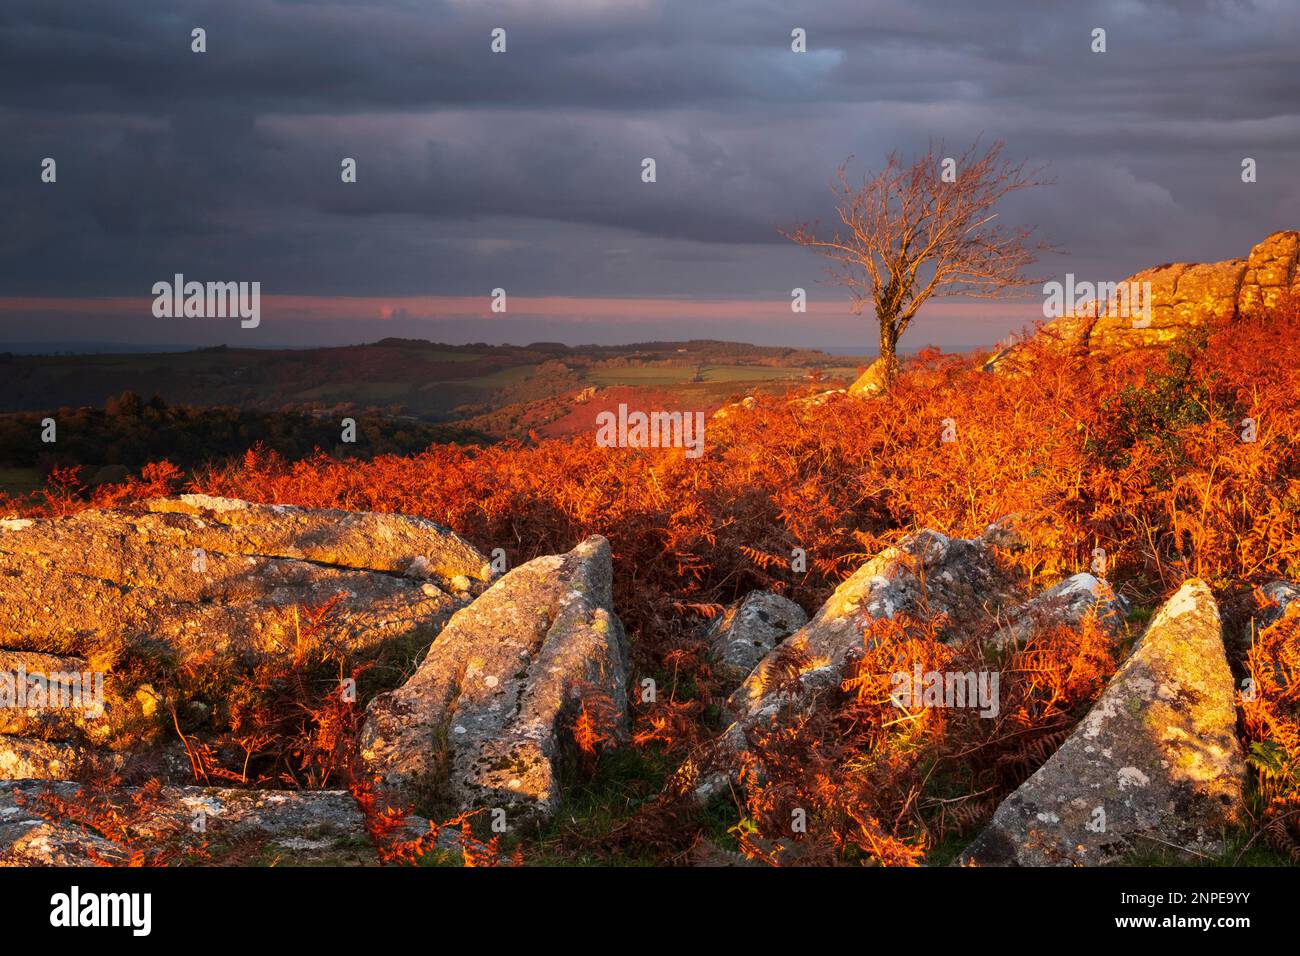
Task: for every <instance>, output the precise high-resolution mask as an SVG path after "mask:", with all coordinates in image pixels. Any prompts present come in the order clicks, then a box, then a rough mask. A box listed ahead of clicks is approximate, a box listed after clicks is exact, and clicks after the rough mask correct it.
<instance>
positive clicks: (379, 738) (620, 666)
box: [361, 536, 628, 826]
mask: <svg viewBox="0 0 1300 956" xmlns="http://www.w3.org/2000/svg"><path fill="white" fill-rule="evenodd" d="M611 577H612V564H611V558H610V549H609V542H608V541H606V540H605V539H604V538H602V537H599V536H594V537H591V538H588V539H587V540H586V541H584V542H583V543H582V544H580V545H578V547H576V548H574V549H573V550H572V551H570V552H569V553H568V554H564V555H548V556H546V557H540V558H535V559H534V560H532V561H529V562H528V563H527V564H524V565H521V566H520V567H518V568H516V569H514V570H513V571H511V572H510V573H508V574H507V575H505V576H504V577H502V578H501V579H500V580H498V581H497V582H496V584H494V585H493V586H492V587H491V588H489V589H488V590H487V591H485V592H484V593H483V595H482V596H481V597H479V598H478V599H477V600H476V601H475V602H474V603H473V604H471V605H470V606H469V607H466V608H464V609H462V610H460V611H458V612H457V613H456V614H455V615H453V617H452V619H451V621H450V622H449V623H448V624H447V626H446V627H445V628H444V629H443V631H442V633H441V634H440V635H439V637H438V639H437V640H436V641H435V642H434V644H433V647H431V648H430V649H429V653H428V655H427V656H426V657H425V659H424V662H423V663H422V664H421V665H420V667H419V669H418V670H417V671H416V672H415V674H414V675H413V676H412V677H411V679H410V680H409V681H407V682H406V684H404V685H403V686H402V687H401V688H399V689H398V690H396V691H393V692H391V693H388V694H384V695H381V696H380V697H378V698H376V699H375V700H374V701H373V702H372V703H371V705H370V708H369V710H368V712H367V717H366V722H365V726H364V727H363V730H362V741H361V744H362V758H363V759H364V760H365V761H366V764H367V766H368V767H369V769H370V770H371V771H372V772H373V773H375V774H376V775H378V776H379V777H380V778H381V785H382V786H383V788H384V789H385V790H386V791H388V792H389V793H390V794H392V795H395V796H398V797H401V798H403V799H405V800H408V801H411V802H414V803H415V804H416V805H417V806H421V807H432V808H436V809H438V810H439V811H440V812H441V811H443V810H446V809H449V808H450V807H455V808H459V809H465V810H467V809H479V808H487V809H505V810H506V812H507V818H508V820H509V822H510V824H511V825H512V826H513V825H515V824H516V823H522V822H525V821H530V820H538V819H544V818H546V817H548V816H550V815H551V814H552V813H554V811H555V810H556V809H557V807H558V805H559V797H560V794H559V789H558V785H557V777H558V771H559V761H560V760H561V759H562V756H563V751H564V741H565V735H566V734H567V732H568V730H569V728H571V727H572V721H573V719H574V718H575V717H576V716H577V714H578V711H579V708H580V707H581V706H582V704H583V702H584V701H599V703H598V704H595V705H594V706H593V708H592V711H591V712H592V713H597V712H598V713H599V714H600V715H601V716H602V718H603V719H604V720H605V721H606V722H607V724H608V726H606V727H604V728H602V729H603V730H605V731H606V732H607V733H608V734H609V735H610V736H611V737H612V738H615V739H617V738H619V737H622V736H625V735H626V732H627V720H628V717H627V690H626V686H625V685H626V680H627V642H626V638H625V637H624V634H623V626H622V624H621V623H620V622H619V619H618V617H617V616H616V615H615V614H614V610H613V600H612V595H611V587H610V585H611ZM449 805H450V806H449Z"/></svg>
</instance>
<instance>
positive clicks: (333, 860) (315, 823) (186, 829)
mask: <svg viewBox="0 0 1300 956" xmlns="http://www.w3.org/2000/svg"><path fill="white" fill-rule="evenodd" d="M51 798H52V799H51ZM93 799H94V801H95V803H94V805H95V806H100V805H101V804H107V805H109V806H113V807H118V808H120V813H121V814H122V816H123V817H125V818H128V819H130V820H131V827H130V830H131V837H130V840H129V841H128V842H126V843H118V842H114V841H112V840H108V839H105V838H104V837H103V836H100V835H98V834H96V833H94V832H91V831H89V830H87V829H85V828H83V827H82V826H81V825H80V824H79V823H78V822H77V821H75V820H72V819H69V818H68V815H67V813H66V812H63V811H64V810H65V809H66V808H70V807H78V806H86V807H90V806H91V805H92V803H91V799H90V798H88V797H87V795H86V794H85V793H84V792H83V790H82V788H81V786H80V785H78V784H75V783H70V782H63V783H45V782H37V781H31V780H25V781H19V782H17V783H5V784H3V785H0V865H7V866H89V865H95V864H99V865H102V864H103V863H110V864H125V863H127V862H128V861H129V859H130V853H131V850H133V849H141V850H144V851H145V852H155V853H157V852H160V851H164V850H166V849H169V848H172V849H179V848H181V847H186V846H194V845H196V844H198V843H206V844H207V850H206V852H207V853H209V854H216V855H217V856H220V854H221V853H222V852H227V851H230V850H233V849H235V848H237V847H241V846H242V850H241V851H240V856H239V861H240V862H242V863H245V864H248V863H253V864H260V865H299V866H301V865H340V864H351V865H374V864H377V863H378V859H377V857H376V854H375V851H374V847H373V844H372V843H371V841H370V839H369V837H368V835H367V831H366V826H365V819H364V817H363V815H362V813H361V810H360V808H359V807H358V805H357V802H356V800H354V799H353V798H352V796H351V794H349V793H347V792H346V791H341V790H312V791H307V790H304V791H297V790H295V791H276V790H232V789H223V788H217V787H162V788H161V789H159V790H158V791H156V792H152V793H151V792H146V791H143V790H141V789H140V788H128V787H123V788H117V789H113V790H110V791H97V792H95V793H94V794H93ZM427 829H428V824H427V822H426V821H423V820H420V819H419V818H416V817H410V818H408V819H407V821H406V830H407V831H409V833H410V835H412V836H414V835H416V834H418V833H420V832H424V831H427ZM175 862H185V860H184V859H183V858H181V859H178V860H176V861H175ZM196 862H205V859H204V858H202V857H200V858H199V859H198V860H197V861H196Z"/></svg>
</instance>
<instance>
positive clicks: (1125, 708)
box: [959, 580, 1245, 866]
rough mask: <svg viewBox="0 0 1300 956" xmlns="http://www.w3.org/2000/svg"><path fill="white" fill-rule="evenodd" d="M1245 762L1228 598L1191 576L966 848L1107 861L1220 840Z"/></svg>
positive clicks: (1200, 850)
mask: <svg viewBox="0 0 1300 956" xmlns="http://www.w3.org/2000/svg"><path fill="white" fill-rule="evenodd" d="M1244 780H1245V764H1244V761H1243V758H1242V754H1241V747H1240V745H1239V743H1238V741H1237V736H1236V710H1235V706H1234V698H1233V683H1232V673H1231V671H1230V670H1229V669H1228V662H1227V659H1226V657H1225V655H1224V648H1223V638H1222V634H1221V625H1220V621H1219V611H1218V606H1217V605H1216V603H1215V601H1214V596H1213V594H1211V592H1210V589H1209V588H1208V587H1207V586H1206V585H1205V584H1204V583H1203V582H1201V581H1196V580H1192V581H1188V582H1187V583H1185V584H1184V585H1183V586H1182V587H1181V588H1180V589H1179V590H1178V592H1177V593H1176V594H1174V596H1173V597H1171V598H1170V599H1169V600H1168V601H1167V602H1166V603H1165V604H1164V605H1163V606H1162V607H1161V608H1160V610H1159V611H1158V612H1157V613H1156V615H1155V617H1154V618H1153V619H1152V621H1151V624H1150V626H1149V627H1148V628H1147V631H1146V633H1145V635H1144V636H1143V637H1142V640H1141V641H1140V642H1139V643H1138V645H1137V647H1136V648H1135V650H1134V651H1133V653H1132V655H1130V657H1129V658H1128V660H1127V661H1125V663H1124V665H1123V666H1122V667H1121V668H1120V669H1119V671H1118V672H1117V673H1116V674H1115V676H1114V678H1113V679H1112V680H1111V682H1110V684H1109V686H1107V688H1106V690H1105V691H1103V693H1102V695H1101V697H1100V698H1099V699H1098V700H1097V703H1096V704H1095V705H1093V708H1092V710H1091V711H1089V713H1088V715H1087V716H1086V717H1085V718H1084V719H1083V721H1082V722H1081V723H1080V724H1079V726H1078V727H1077V728H1076V729H1075V731H1074V733H1073V734H1071V736H1070V737H1069V738H1068V739H1067V740H1066V741H1065V743H1063V744H1062V745H1061V747H1060V748H1059V749H1058V750H1057V752H1056V753H1055V754H1054V755H1053V756H1052V757H1051V758H1050V759H1049V760H1048V761H1047V762H1046V763H1045V764H1043V766H1042V767H1040V768H1039V769H1038V770H1037V771H1036V772H1035V773H1034V774H1033V776H1031V777H1030V778H1029V779H1028V780H1027V781H1025V783H1024V784H1022V785H1021V786H1020V788H1019V789H1017V790H1016V791H1015V792H1014V793H1012V794H1011V795H1010V796H1009V797H1007V799H1006V800H1004V801H1003V802H1002V804H1001V805H1000V806H999V807H998V809H997V811H996V812H995V813H994V816H993V820H992V822H991V823H990V824H989V826H988V827H987V828H986V829H985V830H984V831H983V832H982V833H981V834H980V835H979V836H978V837H977V838H976V839H975V841H974V842H973V843H972V844H971V845H970V846H969V847H968V848H967V849H966V850H965V851H964V852H963V853H962V855H961V857H960V858H959V862H960V863H964V864H974V865H980V866H1006V865H1013V866H1014V865H1020V866H1096V865H1101V864H1106V863H1112V862H1116V861H1119V860H1121V859H1122V858H1123V857H1124V856H1126V855H1128V854H1131V853H1133V852H1134V851H1142V852H1184V853H1187V854H1189V855H1194V856H1199V857H1200V858H1204V857H1207V856H1212V855H1214V854H1215V853H1216V852H1218V851H1220V850H1221V842H1220V841H1221V836H1222V832H1223V830H1224V828H1226V827H1228V826H1231V825H1232V824H1234V823H1237V822H1238V821H1239V820H1240V819H1241V815H1242V813H1243V808H1242V786H1243V783H1244Z"/></svg>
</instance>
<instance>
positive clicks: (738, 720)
mask: <svg viewBox="0 0 1300 956" xmlns="http://www.w3.org/2000/svg"><path fill="white" fill-rule="evenodd" d="M1015 537H1016V536H1015V531H1014V528H1013V527H1012V525H1011V524H1010V523H1008V522H1000V523H997V524H994V525H990V526H989V528H988V530H987V531H986V532H985V536H983V537H980V538H974V539H969V540H968V539H962V538H949V537H947V536H946V535H942V534H939V533H938V532H936V531H930V530H924V531H918V532H916V533H915V534H912V535H909V536H908V537H906V538H904V539H903V540H902V541H900V542H899V543H898V544H897V545H895V546H893V547H889V548H886V549H884V550H883V551H881V552H880V554H878V555H876V557H874V558H872V559H871V560H870V561H868V562H867V563H866V564H864V565H863V566H862V567H860V568H859V569H858V570H857V571H856V572H855V573H854V574H853V575H852V577H850V578H849V579H848V580H846V581H845V582H844V583H843V584H841V585H840V586H839V587H838V588H836V589H835V593H834V594H832V595H831V597H830V599H829V600H828V601H827V602H826V603H825V604H823V605H822V606H821V608H820V609H819V610H818V611H817V613H816V614H815V615H814V616H813V618H812V620H810V621H809V622H808V623H807V624H805V625H804V626H803V627H801V628H800V629H799V630H798V631H796V632H795V633H794V634H792V635H791V636H790V637H788V638H786V639H785V640H784V641H782V642H781V643H780V644H778V645H777V647H776V648H775V649H774V650H772V651H771V652H770V653H769V654H768V655H767V656H766V657H764V658H763V660H762V661H760V662H759V663H758V665H757V666H756V667H755V668H754V669H753V671H751V672H750V674H749V676H748V677H746V678H745V680H744V682H743V683H742V684H741V685H740V687H738V688H737V689H736V690H735V692H733V693H732V694H731V696H730V697H729V698H728V700H727V704H726V710H727V713H728V715H729V716H731V717H732V718H733V722H732V724H731V725H730V726H729V727H728V728H727V730H726V731H724V732H723V734H722V735H721V737H720V738H719V739H718V740H717V741H715V742H714V743H713V745H712V747H711V748H710V749H712V750H713V751H714V752H715V753H716V754H721V755H724V758H725V756H726V755H731V756H735V755H738V754H739V753H740V752H741V751H743V750H744V749H745V748H746V746H747V744H746V737H747V735H748V732H749V731H750V730H751V729H753V728H755V727H759V726H762V725H765V724H767V723H770V722H771V721H772V720H773V719H775V718H777V717H778V715H779V714H781V713H782V712H783V711H789V710H792V711H795V712H798V711H801V710H806V709H808V708H810V707H812V706H813V705H814V703H815V701H816V699H817V698H818V696H819V695H821V694H823V693H825V692H826V691H829V690H831V689H833V688H835V687H837V686H838V685H839V684H840V683H841V682H842V681H843V680H844V678H845V677H846V676H848V672H849V670H850V669H851V667H852V665H853V664H854V663H855V662H856V661H857V660H858V659H859V658H860V657H861V654H862V650H863V638H864V635H865V633H866V632H867V630H868V629H869V627H870V625H871V623H872V621H873V620H876V619H880V618H892V617H894V616H895V615H897V614H900V613H908V614H912V615H915V616H918V617H921V616H924V614H926V613H928V614H929V615H931V616H933V617H936V618H937V617H938V616H939V615H943V617H944V619H945V621H946V624H945V636H947V637H949V638H956V637H960V636H964V635H967V634H972V633H975V632H977V631H983V630H985V629H987V628H988V627H989V626H990V625H991V624H992V622H994V621H995V620H996V618H997V616H998V613H999V612H1000V611H1001V610H1002V609H1003V608H1004V607H1007V606H1010V605H1012V604H1014V603H1016V602H1017V601H1019V599H1020V596H1021V595H1020V592H1019V590H1018V580H1017V579H1018V575H1017V574H1016V572H1015V571H1014V570H1013V569H1012V568H1010V567H1009V566H1007V565H1005V564H1004V563H1003V562H1002V561H1001V560H1000V559H999V557H998V550H999V548H1000V547H1002V546H1003V545H1004V544H1005V543H1006V542H1008V541H1014V540H1015ZM795 660H800V661H802V664H801V665H800V666H799V667H798V673H797V675H796V676H797V681H796V682H794V683H789V682H783V686H782V687H780V688H778V687H775V686H772V684H771V682H770V681H769V671H770V669H774V668H776V667H778V666H781V667H784V668H788V667H789V666H790V664H791V663H792V662H793V661H795ZM699 764H700V761H699V760H698V758H697V756H692V757H691V758H690V759H688V760H687V762H686V764H685V765H684V766H683V767H682V768H681V770H680V771H679V774H678V776H677V778H676V783H678V784H684V785H685V786H686V787H688V788H689V789H690V790H692V791H693V792H694V795H695V797H696V798H697V799H699V800H708V799H710V798H711V797H712V796H713V795H714V794H716V793H718V792H720V791H721V790H722V788H724V787H725V785H726V782H727V777H726V774H725V773H723V772H720V771H716V770H713V769H710V768H707V767H702V766H700V765H699Z"/></svg>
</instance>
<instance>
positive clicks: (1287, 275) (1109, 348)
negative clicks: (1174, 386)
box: [985, 231, 1300, 372]
mask: <svg viewBox="0 0 1300 956" xmlns="http://www.w3.org/2000/svg"><path fill="white" fill-rule="evenodd" d="M1298 257H1300V232H1295V231H1283V232H1275V233H1273V234H1272V235H1271V236H1269V237H1268V238H1266V239H1265V240H1264V241H1263V242H1261V243H1259V245H1257V246H1255V248H1254V249H1252V250H1251V252H1250V256H1249V257H1248V258H1246V259H1228V260H1225V261H1223V262H1213V263H1190V264H1189V263H1182V262H1180V263H1171V264H1166V265H1162V266H1156V267H1155V268H1153V269H1147V270H1144V271H1142V272H1139V273H1137V274H1136V275H1133V276H1130V277H1129V278H1127V279H1125V280H1124V281H1123V282H1122V283H1118V284H1117V290H1118V289H1119V288H1121V287H1125V286H1127V287H1128V288H1131V289H1134V290H1135V292H1136V293H1137V294H1136V298H1134V299H1133V300H1132V301H1129V302H1125V301H1124V298H1123V297H1122V296H1120V295H1117V294H1110V295H1105V296H1101V297H1099V299H1098V300H1094V301H1092V302H1090V303H1087V304H1086V305H1084V306H1083V307H1082V308H1079V309H1077V310H1074V311H1072V312H1070V313H1069V314H1067V315H1064V316H1062V317H1060V318H1058V319H1055V320H1053V321H1051V322H1049V323H1047V324H1046V325H1044V326H1043V327H1042V329H1041V330H1040V332H1039V335H1038V337H1037V340H1038V342H1039V343H1042V344H1046V345H1048V346H1049V347H1051V348H1061V349H1067V350H1070V351H1072V352H1074V353H1076V354H1081V355H1088V356H1093V357H1099V358H1103V359H1104V358H1106V357H1108V356H1111V355H1114V354H1117V353H1120V352H1124V351H1128V350H1130V349H1135V348H1152V347H1159V346H1165V345H1168V344H1169V343H1170V342H1172V341H1174V340H1175V339H1176V338H1178V337H1179V336H1180V335H1181V334H1182V333H1183V332H1185V331H1186V330H1187V329H1190V328H1193V327H1195V326H1198V325H1204V324H1205V323H1207V322H1209V321H1211V320H1213V319H1236V318H1252V317H1255V316H1257V315H1259V314H1260V313H1261V312H1262V311H1264V310H1265V309H1267V308H1272V307H1274V306H1276V305H1277V304H1278V303H1279V302H1280V301H1282V299H1283V298H1284V297H1285V296H1286V295H1287V294H1288V293H1289V294H1291V295H1296V296H1300V269H1297V258H1298ZM1145 283H1150V300H1149V303H1148V302H1147V300H1146V299H1145V298H1144V297H1143V295H1142V294H1141V290H1142V289H1143V287H1144V284H1145ZM1107 291H1108V292H1109V291H1111V290H1107ZM1148 304H1149V307H1150V314H1149V322H1148V321H1146V319H1147V316H1146V313H1145V309H1146V307H1147V306H1148ZM1031 354H1032V353H1030V352H1029V351H1028V350H1027V348H1026V346H1025V344H1024V343H1020V344H1016V345H1012V346H1010V347H1009V348H1006V349H1003V350H1002V351H1000V352H998V353H997V354H996V355H994V356H993V357H992V358H991V359H989V361H988V362H987V363H986V365H985V368H986V369H987V370H990V371H1005V372H1016V371H1023V370H1025V366H1026V363H1028V362H1030V361H1031V357H1030V356H1031Z"/></svg>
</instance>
